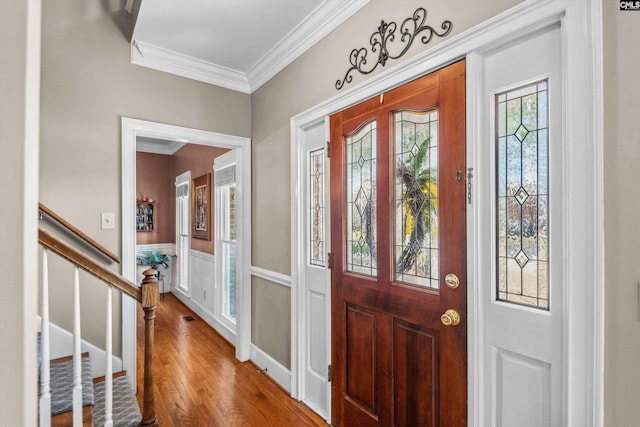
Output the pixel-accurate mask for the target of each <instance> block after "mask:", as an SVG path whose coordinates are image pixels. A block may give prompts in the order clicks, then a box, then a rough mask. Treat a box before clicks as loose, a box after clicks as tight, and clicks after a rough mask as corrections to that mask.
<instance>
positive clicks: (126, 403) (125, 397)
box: [93, 376, 142, 427]
mask: <svg viewBox="0 0 640 427" xmlns="http://www.w3.org/2000/svg"><path fill="white" fill-rule="evenodd" d="M94 387H95V398H96V405H95V406H94V408H93V421H94V424H95V426H96V427H101V426H103V425H104V381H102V382H99V383H97V384H95V385H94ZM141 421H142V415H141V414H140V408H139V407H138V401H137V400H136V395H135V393H134V392H133V389H132V388H131V386H130V385H129V381H128V377H127V376H122V377H118V378H114V379H113V426H114V427H134V426H139V425H140V422H141Z"/></svg>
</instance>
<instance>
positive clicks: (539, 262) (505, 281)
mask: <svg viewBox="0 0 640 427" xmlns="http://www.w3.org/2000/svg"><path fill="white" fill-rule="evenodd" d="M495 111H496V144H497V150H496V151H497V155H496V161H497V174H496V186H497V192H496V193H497V203H496V208H497V221H496V224H497V230H496V239H497V273H498V274H497V281H498V283H497V286H498V295H497V297H498V300H499V301H506V302H510V303H514V304H521V305H527V306H531V307H536V308H540V309H544V310H548V309H549V249H548V248H549V194H548V188H549V185H548V181H549V159H548V145H549V142H548V120H547V117H548V90H547V82H546V81H542V82H538V83H534V84H530V85H526V86H523V87H520V88H517V89H514V90H511V91H507V92H504V93H500V94H498V95H496V106H495Z"/></svg>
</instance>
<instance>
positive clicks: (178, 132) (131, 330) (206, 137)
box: [120, 117, 251, 381]
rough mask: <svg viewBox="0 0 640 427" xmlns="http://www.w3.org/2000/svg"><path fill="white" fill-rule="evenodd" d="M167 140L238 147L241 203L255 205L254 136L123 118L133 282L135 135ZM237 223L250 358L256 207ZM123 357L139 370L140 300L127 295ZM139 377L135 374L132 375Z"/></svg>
mask: <svg viewBox="0 0 640 427" xmlns="http://www.w3.org/2000/svg"><path fill="white" fill-rule="evenodd" d="M139 136H143V137H149V138H159V139H168V140H172V141H178V142H185V143H189V144H198V145H206V146H209V147H223V148H229V149H238V150H239V152H240V161H239V163H238V176H239V177H240V180H239V185H241V186H242V194H241V196H240V197H241V198H242V203H243V205H244V206H251V139H250V138H244V137H240V136H234V135H226V134H221V133H216V132H209V131H203V130H198V129H190V128H185V127H180V126H173V125H168V124H163V123H157V122H150V121H145V120H138V119H131V118H127V117H122V218H121V222H120V223H121V224H122V275H123V276H124V277H125V278H127V279H128V280H130V281H132V282H133V283H136V284H137V283H140V278H138V277H136V262H135V260H136V257H135V247H136V229H135V201H136V188H135V183H136V138H137V137H139ZM238 225H239V227H238V242H239V245H241V246H242V247H241V250H240V251H239V253H238V255H237V256H238V261H237V262H238V265H239V266H240V267H239V268H238V275H239V276H240V279H239V283H242V285H241V286H240V287H239V288H238V289H237V294H236V298H237V307H236V310H237V326H236V358H238V359H239V360H240V361H246V360H249V350H250V345H251V286H250V284H251V275H250V266H251V209H244V211H243V213H242V217H241V219H240V221H239V224H238ZM122 325H123V327H122V360H123V364H124V369H125V370H127V371H129V372H136V327H135V325H136V302H135V301H133V299H131V298H129V297H124V296H123V297H122ZM130 378H133V381H135V375H133V376H131V377H130Z"/></svg>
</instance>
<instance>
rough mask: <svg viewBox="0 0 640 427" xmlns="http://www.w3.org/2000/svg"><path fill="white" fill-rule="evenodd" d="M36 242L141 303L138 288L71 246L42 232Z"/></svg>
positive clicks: (39, 232)
mask: <svg viewBox="0 0 640 427" xmlns="http://www.w3.org/2000/svg"><path fill="white" fill-rule="evenodd" d="M38 242H39V243H40V244H41V245H42V246H44V247H45V248H47V249H49V250H51V251H52V252H54V253H56V254H58V255H60V256H61V257H62V258H64V259H66V260H68V261H70V262H71V263H72V264H75V265H77V266H78V267H80V268H81V269H83V270H84V271H86V272H88V273H89V274H92V275H93V276H95V277H97V278H98V279H100V280H102V281H103V282H106V283H108V284H109V285H112V286H114V287H115V288H118V289H119V290H120V291H121V292H123V293H125V294H127V295H129V296H130V297H131V298H133V299H135V300H136V301H138V302H141V301H142V293H141V291H140V288H139V287H138V286H136V285H134V284H133V283H131V282H130V281H128V280H127V279H125V278H124V277H122V276H121V275H119V274H118V273H114V272H113V271H110V270H107V269H106V268H104V267H103V266H102V265H100V264H99V263H98V262H97V261H96V260H94V259H93V258H91V257H88V256H87V255H85V254H83V253H82V252H80V251H79V250H77V249H76V248H74V247H73V246H71V245H69V244H68V243H66V242H63V241H62V240H60V239H58V238H56V237H55V236H54V235H53V234H50V233H48V232H46V231H44V230H38Z"/></svg>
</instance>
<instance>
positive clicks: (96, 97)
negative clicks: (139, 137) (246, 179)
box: [40, 0, 251, 354]
mask: <svg viewBox="0 0 640 427" xmlns="http://www.w3.org/2000/svg"><path fill="white" fill-rule="evenodd" d="M108 3H110V2H104V1H101V0H86V1H82V2H78V1H75V0H56V1H55V2H50V1H49V2H44V5H43V25H42V92H41V93H42V104H41V112H42V120H41V128H42V132H41V154H40V163H41V166H40V187H41V189H40V200H41V201H42V202H43V203H44V204H45V205H47V206H48V207H50V208H51V209H53V210H54V211H55V212H57V213H58V214H59V215H61V216H62V217H63V218H65V219H67V220H68V221H70V222H71V223H72V224H74V225H76V226H77V227H78V228H80V229H81V230H83V231H84V232H85V233H87V234H88V235H90V236H91V237H92V238H94V239H95V240H97V241H98V242H100V243H101V244H102V245H104V246H105V247H106V248H107V249H109V250H111V251H113V252H114V253H119V252H120V248H121V228H120V223H121V218H119V217H116V229H115V230H100V212H116V213H117V212H120V200H121V190H120V189H121V182H120V181H121V179H120V176H121V169H120V162H121V160H120V158H121V150H120V144H121V140H120V138H121V135H120V123H121V118H122V117H123V116H126V117H131V118H137V119H143V120H149V121H155V122H162V123H169V124H173V125H178V126H185V127H190V128H196V129H203V130H208V131H215V132H220V133H226V134H232V135H239V136H244V137H248V136H250V135H251V104H250V97H249V95H246V94H241V93H238V92H234V91H231V90H227V89H222V88H219V87H216V86H212V85H208V84H205V83H200V82H196V81H193V80H188V79H185V78H182V77H177V76H173V75H170V74H167V73H163V72H160V71H155V70H151V69H148V68H143V67H140V66H136V65H132V64H131V63H130V60H129V58H130V45H129V42H128V41H127V38H126V37H125V33H127V32H128V31H127V30H126V29H125V30H123V29H122V26H123V21H122V19H121V16H120V14H118V13H116V11H114V10H111V9H110V8H109V6H108V5H107V4H108ZM117 3H118V4H119V2H117ZM112 16H115V17H116V18H115V19H114V18H112ZM52 267H53V268H52V276H53V278H54V279H55V280H54V281H53V283H52V288H53V289H52V296H53V295H58V296H57V297H56V300H55V301H54V302H53V304H52V306H53V311H52V320H53V321H54V322H55V323H57V324H58V325H60V326H62V327H64V328H66V329H69V330H70V329H71V325H72V319H71V316H70V315H69V313H70V312H71V310H70V307H69V303H68V298H67V297H66V295H68V292H69V290H70V289H72V288H71V287H72V283H73V282H72V281H70V280H72V277H73V276H72V271H71V269H70V268H69V266H68V265H62V264H61V265H58V263H54V265H53V266H52ZM114 268H116V269H117V268H118V267H117V266H115V267H114ZM70 278H71V279H70ZM81 282H82V290H81V295H82V317H83V325H82V328H83V336H84V337H85V338H86V339H87V340H88V341H89V342H92V343H94V344H96V345H98V346H101V345H102V344H101V343H103V342H104V341H103V335H104V320H103V319H105V317H106V314H105V306H104V303H103V298H95V296H94V294H95V293H101V292H104V293H105V295H106V291H105V290H104V287H103V286H102V285H100V284H99V283H97V282H96V281H94V280H93V279H91V278H89V277H83V278H81ZM92 297H93V298H92ZM114 307H116V313H115V315H116V316H118V314H119V309H120V304H119V303H118V301H116V303H115V304H114ZM114 331H115V332H116V334H115V335H114V352H116V353H117V354H119V352H120V337H119V332H120V328H119V327H117V326H116V327H114Z"/></svg>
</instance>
